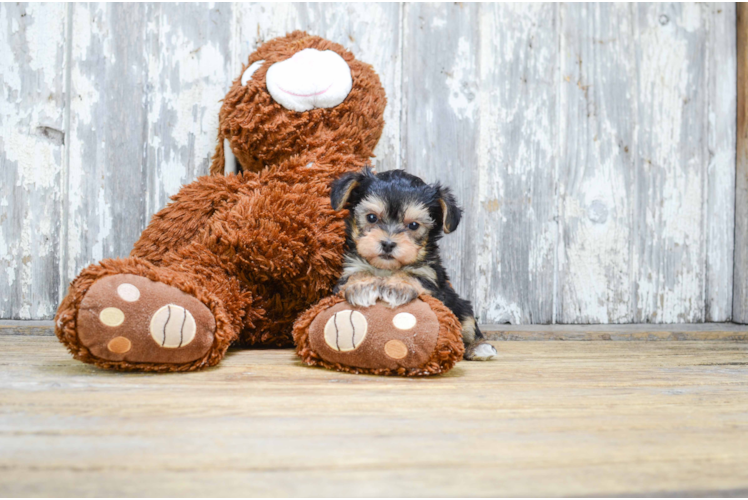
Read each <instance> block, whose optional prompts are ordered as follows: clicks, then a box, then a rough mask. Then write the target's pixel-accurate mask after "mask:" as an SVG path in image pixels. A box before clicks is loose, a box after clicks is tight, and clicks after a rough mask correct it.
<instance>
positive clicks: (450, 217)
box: [436, 184, 462, 234]
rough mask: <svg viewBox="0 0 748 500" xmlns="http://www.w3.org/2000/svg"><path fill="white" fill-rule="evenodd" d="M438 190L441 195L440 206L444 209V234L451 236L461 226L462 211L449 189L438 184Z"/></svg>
mask: <svg viewBox="0 0 748 500" xmlns="http://www.w3.org/2000/svg"><path fill="white" fill-rule="evenodd" d="M436 190H437V193H439V205H441V207H442V229H443V230H444V234H449V233H451V232H452V231H454V230H455V229H457V226H458V225H459V224H460V219H462V209H461V208H460V207H459V206H457V200H455V197H454V195H453V194H452V191H451V190H450V189H449V188H446V187H442V186H441V185H439V184H437V185H436Z"/></svg>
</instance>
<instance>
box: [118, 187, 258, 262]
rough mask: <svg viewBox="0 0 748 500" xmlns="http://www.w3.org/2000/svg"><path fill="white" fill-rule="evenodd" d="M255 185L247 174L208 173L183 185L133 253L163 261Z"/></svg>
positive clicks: (155, 218) (145, 232)
mask: <svg viewBox="0 0 748 500" xmlns="http://www.w3.org/2000/svg"><path fill="white" fill-rule="evenodd" d="M251 184H252V180H251V179H248V178H244V177H238V176H227V177H224V176H214V177H210V176H205V177H200V178H198V179H196V180H195V181H194V182H192V183H190V184H187V185H185V186H183V187H182V189H180V190H179V192H178V193H177V194H176V195H174V196H173V197H172V201H171V202H170V203H169V204H168V205H166V206H165V207H164V208H163V209H161V210H160V211H159V212H157V213H156V214H155V215H154V216H153V217H152V219H151V222H150V223H149V224H148V226H147V227H146V229H145V230H144V231H143V233H142V234H141V235H140V238H139V239H138V241H137V242H135V246H134V248H133V251H132V253H131V256H133V257H140V258H143V259H146V260H148V261H149V262H152V263H154V264H159V263H161V261H162V259H163V256H164V254H165V253H166V252H168V251H176V250H178V249H179V248H182V247H185V246H187V245H189V244H190V243H191V242H192V241H194V240H195V239H196V238H197V237H198V236H199V235H200V234H201V232H202V231H204V229H205V228H206V227H208V225H209V223H210V221H211V220H212V219H213V218H214V217H215V216H216V215H217V214H220V213H222V212H224V211H227V210H230V209H231V207H233V206H234V205H236V204H237V203H238V202H239V201H240V200H241V199H242V197H243V196H245V195H244V194H243V193H244V192H245V191H246V190H247V189H251V188H252V186H251Z"/></svg>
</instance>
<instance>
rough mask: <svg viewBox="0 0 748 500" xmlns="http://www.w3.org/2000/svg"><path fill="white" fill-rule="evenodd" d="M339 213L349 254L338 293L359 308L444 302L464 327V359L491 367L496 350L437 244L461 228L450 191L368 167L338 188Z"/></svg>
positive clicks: (347, 176) (346, 178)
mask: <svg viewBox="0 0 748 500" xmlns="http://www.w3.org/2000/svg"><path fill="white" fill-rule="evenodd" d="M330 200H331V203H332V207H333V209H335V210H336V211H337V210H343V209H345V208H348V209H349V210H350V216H349V217H348V219H347V220H346V255H345V261H344V267H343V275H342V276H341V278H340V281H339V282H338V285H337V287H336V293H337V292H339V291H343V293H344V294H345V298H346V300H347V301H348V302H349V303H350V304H351V305H354V306H360V307H369V306H372V305H374V304H375V303H376V302H377V300H382V301H384V302H386V303H387V304H389V306H390V307H393V308H394V307H397V306H401V305H403V304H407V303H408V302H410V301H412V300H413V299H415V298H416V297H418V296H419V295H420V294H422V293H425V294H429V295H432V296H434V297H436V298H437V299H439V300H441V301H442V302H443V303H444V304H445V305H446V306H447V307H448V308H449V309H451V310H452V312H453V313H454V314H455V316H457V318H458V319H459V320H460V322H461V323H462V339H463V342H464V343H465V359H470V360H488V359H491V358H493V357H494V356H496V349H495V348H494V347H493V346H492V345H491V344H488V343H487V342H485V341H484V340H483V338H484V337H483V334H482V333H481V331H480V329H479V328H478V325H477V324H476V322H475V317H474V316H473V306H472V305H471V304H470V302H468V301H467V300H465V299H462V298H460V297H459V296H458V295H457V293H456V292H455V291H454V289H453V288H452V285H451V284H450V282H449V277H448V276H447V272H446V271H445V270H444V267H443V266H442V263H441V258H440V257H439V247H438V245H437V243H438V241H439V239H441V237H442V234H443V233H451V232H452V231H454V230H455V229H456V228H457V225H458V224H459V223H460V218H461V216H462V210H461V209H460V208H459V207H458V206H457V203H456V201H455V199H454V196H452V193H451V192H450V190H449V189H448V188H444V187H442V186H441V185H439V184H435V185H429V184H426V183H425V182H423V180H421V179H419V178H418V177H416V176H414V175H411V174H408V173H406V172H403V171H402V170H391V171H388V172H382V173H380V174H374V173H373V172H372V171H371V170H370V169H369V168H366V169H364V170H363V171H361V172H358V173H356V172H352V173H348V174H345V175H344V176H342V177H341V178H339V179H338V180H336V181H335V182H333V184H332V191H331V193H330Z"/></svg>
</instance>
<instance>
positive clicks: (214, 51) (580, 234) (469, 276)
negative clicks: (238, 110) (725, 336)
mask: <svg viewBox="0 0 748 500" xmlns="http://www.w3.org/2000/svg"><path fill="white" fill-rule="evenodd" d="M735 22H736V8H735V5H734V4H710V5H706V4H699V5H696V4H656V5H655V4H565V5H558V4H527V5H510V4H452V3H450V4H211V5H207V4H182V5H173V4H133V5H123V4H96V3H93V4H69V5H59V4H55V5H40V4H29V5H26V4H2V5H1V6H0V87H1V88H2V90H1V92H2V96H0V318H12V319H45V318H50V317H51V316H52V315H53V314H54V310H55V308H56V305H57V302H58V301H59V299H60V297H61V294H63V293H64V290H65V288H66V286H67V284H68V283H69V281H70V280H71V279H72V278H73V277H75V275H76V274H77V273H78V272H79V271H80V269H81V268H82V267H84V266H85V265H87V264H88V263H90V262H93V261H96V260H99V259H101V258H103V257H110V256H122V255H126V254H127V253H128V252H129V250H130V248H131V246H132V244H133V242H134V241H135V240H136V239H137V237H138V235H139V233H140V232H141V231H142V229H143V228H144V227H145V225H146V224H147V222H148V220H149V218H150V216H151V214H153V213H154V212H155V211H156V210H158V209H159V208H160V207H162V206H163V205H164V204H165V203H166V202H167V201H168V197H169V196H170V195H172V194H174V193H175V192H176V191H177V190H178V189H179V187H180V186H181V185H182V184H183V183H186V182H189V181H191V180H192V179H194V178H195V177H196V176H198V175H202V174H204V173H206V172H207V168H208V162H209V158H210V155H211V153H212V150H213V147H214V143H215V133H216V126H217V114H218V110H219V108H220V99H221V98H222V96H223V95H224V93H225V91H226V89H227V88H228V85H229V83H230V82H231V80H233V78H235V77H236V76H237V75H238V72H239V70H240V68H241V63H242V62H243V61H245V60H246V58H247V56H248V55H249V54H250V53H251V52H252V50H253V49H254V48H255V47H256V46H257V45H258V44H259V43H261V41H262V40H267V39H269V38H272V37H274V36H278V35H282V34H284V33H286V32H287V31H291V30H293V29H306V30H308V31H310V32H313V33H315V34H319V35H321V36H324V37H327V38H329V39H331V40H334V41H337V42H339V43H341V44H343V45H345V46H347V47H349V48H350V49H351V50H353V51H354V52H355V53H356V54H357V56H358V57H359V58H360V59H362V60H364V61H367V62H369V63H371V64H373V65H374V67H375V68H376V69H377V71H378V72H379V74H380V76H381V77H382V81H383V84H384V86H385V89H386V92H387V95H388V108H387V112H386V117H385V118H386V120H387V126H386V129H385V132H384V135H383V137H382V140H381V141H380V144H379V146H378V148H377V158H376V160H375V163H376V164H377V167H378V168H379V169H380V170H383V169H389V168H405V169H406V170H408V171H411V172H413V173H416V174H418V175H421V176H422V177H424V178H425V179H426V180H428V181H436V180H441V181H442V182H444V183H446V184H449V185H450V186H452V187H453V188H454V190H455V192H456V194H457V195H458V197H459V199H460V200H461V202H462V204H463V205H464V207H465V209H466V215H465V218H464V222H463V224H462V227H461V228H460V229H458V231H457V232H456V233H455V234H453V235H449V236H448V237H446V238H445V239H444V243H443V252H444V256H445V257H446V261H447V264H448V267H449V269H450V271H451V273H452V275H453V281H454V283H455V286H456V287H457V289H458V290H459V291H460V292H462V293H463V294H464V295H466V296H468V297H469V298H471V299H472V300H473V301H474V302H475V307H476V312H477V315H478V318H479V321H481V322H484V323H506V322H511V323H516V324H518V323H630V322H653V323H660V322H662V323H670V322H703V321H727V320H730V319H731V318H732V317H733V251H734V250H735V244H734V230H735V223H734V221H735V168H736V167H735V147H736V146H735V140H736V119H735V116H736V92H737V89H736V84H735V74H736V63H737V62H736V61H737V58H736V32H735Z"/></svg>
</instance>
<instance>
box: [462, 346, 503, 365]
mask: <svg viewBox="0 0 748 500" xmlns="http://www.w3.org/2000/svg"><path fill="white" fill-rule="evenodd" d="M497 354H498V352H497V351H496V348H495V347H494V346H492V345H491V344H489V343H488V342H478V343H475V344H472V345H469V346H467V348H466V349H465V355H464V356H463V357H464V359H466V360H468V361H488V360H491V359H493V358H495V357H496V356H497Z"/></svg>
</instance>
